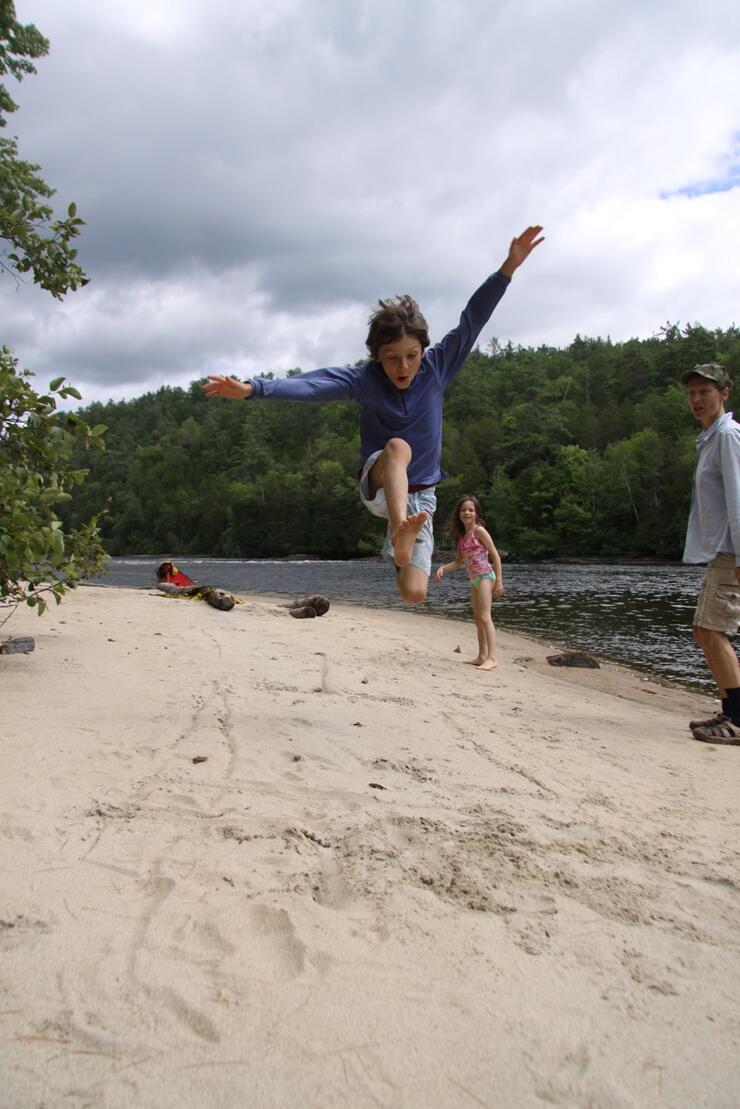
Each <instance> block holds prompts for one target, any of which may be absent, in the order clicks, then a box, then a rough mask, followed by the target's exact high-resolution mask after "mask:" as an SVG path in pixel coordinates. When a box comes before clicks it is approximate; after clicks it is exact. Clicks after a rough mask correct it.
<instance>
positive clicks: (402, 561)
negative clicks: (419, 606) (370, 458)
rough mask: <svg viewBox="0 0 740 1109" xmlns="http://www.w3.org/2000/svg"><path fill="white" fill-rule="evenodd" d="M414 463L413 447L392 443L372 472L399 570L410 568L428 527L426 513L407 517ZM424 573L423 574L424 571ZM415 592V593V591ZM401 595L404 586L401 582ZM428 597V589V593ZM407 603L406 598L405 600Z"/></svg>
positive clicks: (372, 491) (398, 441) (372, 487)
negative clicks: (419, 538)
mask: <svg viewBox="0 0 740 1109" xmlns="http://www.w3.org/2000/svg"><path fill="white" fill-rule="evenodd" d="M410 462H411V447H410V446H409V445H408V443H407V442H406V440H405V439H389V440H388V442H387V443H386V445H385V448H384V450H383V453H382V454H381V456H380V458H379V459H378V461H377V462H376V463H375V465H374V466H373V468H372V470H371V471H370V475H369V476H370V496H371V497H374V496H375V494H376V493H377V491H378V489H381V488H382V489H383V491H384V493H385V503H386V505H387V506H388V519H389V521H390V524H389V529H388V530H389V531H390V536H391V540H392V542H393V549H394V551H395V560H396V566H398V567H399V568H401V569H405V568H406V567H408V565H409V563H410V562H411V555H412V554H413V551H414V543H415V541H416V537H417V535H418V534H419V532H420V531H421V529H422V528H423V527H424V523H425V521H426V518H427V514H426V512H418V513H417V514H416V515H415V516H407V511H408V500H409V479H408V468H409V463H410ZM422 572H423V571H422ZM412 591H413V590H412ZM399 592H401V595H402V596H403V592H402V591H401V582H400V578H399ZM424 596H426V587H425V589H424ZM404 599H405V598H404Z"/></svg>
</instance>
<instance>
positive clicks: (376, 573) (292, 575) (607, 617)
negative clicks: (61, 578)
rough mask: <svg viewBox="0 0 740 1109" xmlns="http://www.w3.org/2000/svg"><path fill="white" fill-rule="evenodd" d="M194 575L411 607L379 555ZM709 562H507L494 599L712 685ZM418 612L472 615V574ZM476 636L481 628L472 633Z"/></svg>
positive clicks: (140, 562)
mask: <svg viewBox="0 0 740 1109" xmlns="http://www.w3.org/2000/svg"><path fill="white" fill-rule="evenodd" d="M160 561H161V559H160V558H114V559H112V560H111V563H110V568H109V572H108V574H107V575H106V576H105V577H103V578H99V579H95V580H96V581H98V582H100V583H102V584H106V585H118V586H134V587H136V586H148V585H151V584H152V583H153V582H154V571H155V568H156V566H157V565H158V564H159V562H160ZM174 561H175V562H176V563H177V565H178V566H179V567H180V568H181V569H183V570H185V571H186V572H187V573H189V574H190V576H191V577H193V578H195V579H197V580H199V581H202V582H208V583H209V584H212V585H220V586H222V587H223V588H224V589H232V590H234V591H235V592H238V593H243V594H249V593H255V594H265V593H266V594H272V595H278V596H282V595H284V596H286V597H295V596H300V595H301V594H303V593H325V594H327V595H328V596H329V597H330V598H331V599H332V600H335V601H348V602H353V603H356V604H363V605H368V606H369V607H373V608H379V607H392V608H404V607H405V606H404V605H403V604H402V603H401V602H400V601H399V599H398V595H397V593H396V590H395V583H394V580H393V574H392V572H389V569H388V567H387V566H386V565H385V564H384V563H383V562H381V560H380V559H359V560H356V561H352V562H344V561H342V562H339V561H337V562H293V561H274V562H271V561H262V560H261V561H245V560H238V559H198V558H186V557H183V558H178V557H176V556H175V558H174ZM703 573H704V569H703V567H701V566H680V565H658V566H656V565H642V564H639V565H638V564H630V565H621V566H605V565H580V564H573V563H569V564H566V565H558V564H552V563H517V564H507V565H506V566H505V567H504V583H505V586H506V594H505V596H504V597H503V598H502V599H501V600H500V601H497V602H496V603H495V605H494V620H495V622H496V624H497V625H498V626H499V627H501V628H507V629H509V630H512V631H518V632H522V633H524V634H525V635H532V636H536V637H537V638H540V639H544V640H546V641H547V642H550V643H552V644H553V645H561V644H562V645H564V646H567V647H569V648H578V649H582V650H587V651H592V652H594V653H595V654H598V655H602V656H604V657H606V658H611V659H615V660H617V661H618V662H622V663H625V664H627V665H629V666H634V667H636V668H637V669H642V670H645V671H648V672H652V673H654V674H658V675H660V676H662V677H664V678H669V679H672V680H673V681H680V682H683V683H684V684H690V685H694V686H700V687H704V688H705V689H711V687H712V681H711V678H710V676H709V673H708V671H707V669H706V666H705V664H704V662H703V659H702V656H701V653H700V651H699V649H698V648H697V647H696V645H695V644H694V641H693V639H692V635H691V619H692V616H693V612H694V606H695V603H696V594H697V591H698V588H699V583H700V582H701V579H702V576H703ZM415 611H417V612H431V613H434V614H436V615H441V616H449V617H452V618H454V619H464V620H471V610H470V587H469V585H468V582H467V578H466V577H465V574H464V573H463V572H462V571H460V572H458V573H457V574H450V575H447V576H446V577H445V578H444V580H443V582H442V583H441V584H440V585H434V583H432V584H431V586H430V591H429V599H428V600H427V601H426V602H425V603H424V604H423V605H419V606H417V608H416V609H415ZM470 634H471V636H472V635H473V630H472V628H471V630H470Z"/></svg>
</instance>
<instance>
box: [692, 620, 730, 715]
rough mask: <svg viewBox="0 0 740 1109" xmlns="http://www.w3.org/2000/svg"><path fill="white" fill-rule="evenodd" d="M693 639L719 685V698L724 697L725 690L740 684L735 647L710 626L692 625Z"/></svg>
mask: <svg viewBox="0 0 740 1109" xmlns="http://www.w3.org/2000/svg"><path fill="white" fill-rule="evenodd" d="M694 639H695V640H696V642H697V643H698V644H699V646H700V647H701V649H702V651H703V652H704V658H705V659H706V660H707V666H708V667H709V669H710V670H711V672H712V677H713V678H714V680H715V682H716V683H717V685H718V687H719V695H720V699H724V697H725V690H727V689H737V687H738V686H740V661H738V657H737V655H736V654H735V648H734V647H733V646H732V644H731V643H730V641H729V639H728V638H727V636H726V635H725V634H724V632H717V631H714V630H712V629H711V628H700V627H697V626H696V625H694Z"/></svg>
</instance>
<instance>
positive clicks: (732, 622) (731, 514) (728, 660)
mask: <svg viewBox="0 0 740 1109" xmlns="http://www.w3.org/2000/svg"><path fill="white" fill-rule="evenodd" d="M681 383H682V385H684V386H685V387H686V399H687V400H688V403H689V408H690V409H691V412H692V414H693V416H694V418H695V419H697V420H698V421H699V422H700V423H701V425H702V427H703V429H704V430H703V431H702V432H701V433H700V434H699V436H698V437H697V440H696V470H695V471H694V487H693V490H692V496H691V512H690V514H689V524H688V529H687V532H686V546H685V548H684V552H683V560H684V562H706V563H708V566H707V572H706V575H705V577H704V581H703V583H702V587H701V591H700V593H699V600H698V603H697V606H696V612H695V613H694V639H695V640H696V642H697V643H698V644H699V646H700V647H701V649H702V651H703V652H704V657H705V659H706V660H707V665H708V666H709V669H710V670H711V671H712V677H713V678H714V680H715V681H716V683H717V685H718V686H719V695H720V698H721V701H722V712H721V713H719V714H718V715H717V716H714V717H712V718H711V719H710V720H692V721H691V723H690V724H689V727H690V728H691V731H692V733H693V736H694V739H700V740H702V741H703V742H704V743H718V744H732V745H736V746H740V662H739V661H738V657H737V654H736V653H735V649H734V647H733V645H732V643H731V642H730V640H729V639H728V638H727V637H728V636H729V635H734V634H735V633H736V632H737V630H738V627H739V626H740V424H738V423H737V422H736V421H735V420H734V419H733V416H732V412H725V401H726V400H727V398H728V397H729V395H730V389H731V388H732V382H731V381H730V378H729V375H728V373H727V371H726V370H725V368H724V367H723V366H719V365H717V363H715V362H708V363H706V364H705V365H701V366H694V368H693V370H688V371H687V372H686V373H685V374H683V375H682V376H681Z"/></svg>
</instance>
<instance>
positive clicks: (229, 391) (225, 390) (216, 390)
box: [201, 374, 252, 400]
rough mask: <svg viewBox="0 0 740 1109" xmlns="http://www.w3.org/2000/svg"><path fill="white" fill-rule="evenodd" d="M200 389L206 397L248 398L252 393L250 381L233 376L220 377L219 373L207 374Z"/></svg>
mask: <svg viewBox="0 0 740 1109" xmlns="http://www.w3.org/2000/svg"><path fill="white" fill-rule="evenodd" d="M201 389H202V390H203V392H204V393H205V395H206V396H207V397H229V398H230V399H231V400H248V399H249V397H251V395H252V383H251V382H250V381H238V380H237V379H236V378H235V377H222V376H221V375H220V374H209V375H208V381H206V382H205V384H203V385H201Z"/></svg>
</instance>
